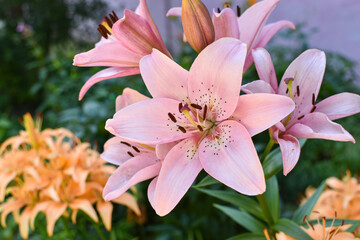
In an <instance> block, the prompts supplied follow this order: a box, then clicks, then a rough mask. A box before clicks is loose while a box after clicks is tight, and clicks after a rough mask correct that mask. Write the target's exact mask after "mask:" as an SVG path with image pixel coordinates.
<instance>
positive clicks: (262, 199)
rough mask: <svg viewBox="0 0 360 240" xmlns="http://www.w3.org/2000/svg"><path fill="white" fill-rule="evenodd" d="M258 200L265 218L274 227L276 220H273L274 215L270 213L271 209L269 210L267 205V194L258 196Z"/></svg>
mask: <svg viewBox="0 0 360 240" xmlns="http://www.w3.org/2000/svg"><path fill="white" fill-rule="evenodd" d="M256 198H257V200H258V201H259V204H260V207H261V209H262V210H263V213H264V215H265V218H266V220H267V222H268V223H269V224H270V225H273V224H274V220H273V218H272V215H271V213H270V209H269V205H268V204H267V201H266V197H265V193H263V194H261V195H257V196H256Z"/></svg>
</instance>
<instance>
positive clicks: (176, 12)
mask: <svg viewBox="0 0 360 240" xmlns="http://www.w3.org/2000/svg"><path fill="white" fill-rule="evenodd" d="M166 16H167V17H181V7H173V8H170V9H169V11H168V12H167V13H166Z"/></svg>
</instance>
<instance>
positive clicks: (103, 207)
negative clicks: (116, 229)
mask: <svg viewBox="0 0 360 240" xmlns="http://www.w3.org/2000/svg"><path fill="white" fill-rule="evenodd" d="M113 208H114V207H113V205H112V204H111V203H110V202H97V203H96V209H97V211H98V212H99V215H100V217H101V220H102V222H103V223H104V226H105V228H106V230H108V231H110V230H111V218H112V212H113Z"/></svg>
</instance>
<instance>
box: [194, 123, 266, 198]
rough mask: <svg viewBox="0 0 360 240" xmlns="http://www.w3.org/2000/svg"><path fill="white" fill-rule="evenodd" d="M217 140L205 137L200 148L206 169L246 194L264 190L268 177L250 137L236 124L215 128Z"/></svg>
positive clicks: (243, 128)
mask: <svg viewBox="0 0 360 240" xmlns="http://www.w3.org/2000/svg"><path fill="white" fill-rule="evenodd" d="M216 132H217V133H219V134H218V136H217V138H213V137H211V136H208V137H206V138H205V139H204V140H203V141H202V142H201V143H200V146H199V157H200V161H201V164H202V166H203V167H204V170H205V171H206V172H207V173H208V174H210V175H211V176H212V177H214V178H215V179H217V180H219V181H220V182H222V183H224V184H225V185H227V186H228V187H231V188H233V189H234V190H236V191H238V192H240V193H242V194H246V195H258V194H261V193H263V192H264V191H265V188H266V185H265V177H264V172H263V169H262V167H261V164H260V160H259V158H258V155H257V152H256V150H255V147H254V144H253V142H252V140H251V136H250V135H249V133H248V131H247V130H246V128H245V127H244V126H242V125H241V124H240V123H238V122H235V121H224V122H222V123H221V124H219V125H218V126H217V127H216Z"/></svg>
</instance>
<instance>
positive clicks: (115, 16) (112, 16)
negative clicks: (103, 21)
mask: <svg viewBox="0 0 360 240" xmlns="http://www.w3.org/2000/svg"><path fill="white" fill-rule="evenodd" d="M109 17H110V18H111V21H113V23H115V22H116V21H117V20H119V18H118V16H117V15H116V13H115V12H114V11H112V12H111V13H110V14H109Z"/></svg>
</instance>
